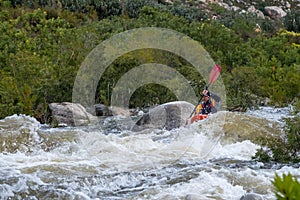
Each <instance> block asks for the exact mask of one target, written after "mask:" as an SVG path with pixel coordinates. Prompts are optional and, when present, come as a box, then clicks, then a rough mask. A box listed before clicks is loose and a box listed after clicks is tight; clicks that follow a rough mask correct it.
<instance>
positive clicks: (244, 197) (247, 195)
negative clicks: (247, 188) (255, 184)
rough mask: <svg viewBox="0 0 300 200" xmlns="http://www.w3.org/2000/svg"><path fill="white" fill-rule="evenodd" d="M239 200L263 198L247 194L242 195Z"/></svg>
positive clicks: (258, 199)
mask: <svg viewBox="0 0 300 200" xmlns="http://www.w3.org/2000/svg"><path fill="white" fill-rule="evenodd" d="M240 200H263V198H262V196H260V195H258V194H254V193H248V194H245V195H243V196H242V197H241V198H240Z"/></svg>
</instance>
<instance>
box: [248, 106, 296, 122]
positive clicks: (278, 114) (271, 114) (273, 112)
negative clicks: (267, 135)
mask: <svg viewBox="0 0 300 200" xmlns="http://www.w3.org/2000/svg"><path fill="white" fill-rule="evenodd" d="M291 111H292V109H291V108H290V107H283V108H275V107H270V106H261V107H259V108H258V109H256V110H248V111H247V112H246V114H249V115H253V116H257V117H260V118H264V119H268V120H272V121H277V122H282V120H283V118H285V117H290V112H291Z"/></svg>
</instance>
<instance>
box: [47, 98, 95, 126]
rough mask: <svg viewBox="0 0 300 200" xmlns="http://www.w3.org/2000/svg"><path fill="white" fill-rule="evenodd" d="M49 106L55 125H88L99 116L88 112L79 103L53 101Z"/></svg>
mask: <svg viewBox="0 0 300 200" xmlns="http://www.w3.org/2000/svg"><path fill="white" fill-rule="evenodd" d="M49 108H50V110H51V114H52V124H53V125H55V126H86V125H89V124H91V123H93V122H95V121H97V117H95V116H93V115H91V114H90V113H88V112H87V111H86V109H85V108H84V107H83V106H82V105H81V104H79V103H70V102H63V103H51V104H49Z"/></svg>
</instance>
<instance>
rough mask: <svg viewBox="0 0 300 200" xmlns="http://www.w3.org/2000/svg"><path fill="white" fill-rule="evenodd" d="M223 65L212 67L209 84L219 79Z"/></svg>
mask: <svg viewBox="0 0 300 200" xmlns="http://www.w3.org/2000/svg"><path fill="white" fill-rule="evenodd" d="M221 70H222V69H221V66H220V65H218V64H216V65H215V66H214V68H212V70H211V72H210V75H209V84H212V83H213V82H215V80H217V79H218V77H219V75H220V73H221Z"/></svg>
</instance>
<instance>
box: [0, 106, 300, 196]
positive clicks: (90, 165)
mask: <svg viewBox="0 0 300 200" xmlns="http://www.w3.org/2000/svg"><path fill="white" fill-rule="evenodd" d="M263 111H265V110H263ZM258 112H259V111H256V113H255V115H254V114H253V113H230V112H223V111H222V112H219V113H217V114H215V115H213V116H212V117H210V118H209V119H207V120H205V121H201V122H199V123H194V124H192V125H191V126H188V127H181V128H178V129H173V130H170V131H167V130H158V129H152V130H150V129H149V130H144V131H140V132H131V131H123V132H121V133H117V134H116V133H111V134H109V133H108V132H107V130H106V131H104V130H102V128H101V126H99V127H97V125H95V126H93V127H77V128H72V127H65V128H49V127H47V126H45V125H41V124H40V123H39V122H38V121H36V120H35V119H34V118H31V117H28V116H17V115H14V116H11V117H7V118H5V119H3V120H1V121H0V151H1V153H0V161H1V162H0V194H1V195H0V196H1V199H240V198H241V196H243V195H244V194H245V193H256V194H258V195H261V197H263V198H264V199H274V198H275V196H274V194H273V191H272V190H273V189H272V184H271V181H272V179H273V177H274V175H275V173H279V174H282V173H287V172H290V173H292V174H293V175H295V176H297V177H300V172H299V171H300V170H299V168H295V167H288V166H285V167H278V165H276V164H273V165H270V166H271V167H267V166H264V164H263V163H260V162H256V161H253V160H251V157H252V156H253V155H254V154H255V152H256V150H257V149H258V148H260V147H259V146H258V145H257V144H255V143H254V140H253V138H255V136H258V135H266V134H279V133H280V132H281V128H282V124H281V123H280V122H278V121H277V118H276V120H274V119H271V120H269V119H268V115H261V117H263V118H259V117H258V115H256V114H257V113H258ZM280 112H281V111H280ZM282 112H286V111H282ZM262 113H263V112H262ZM271 115H273V116H274V113H273V114H271ZM224 117H225V118H226V120H225V122H224V123H220V124H219V126H216V123H214V122H216V121H218V120H219V121H222V120H221V119H224Z"/></svg>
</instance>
